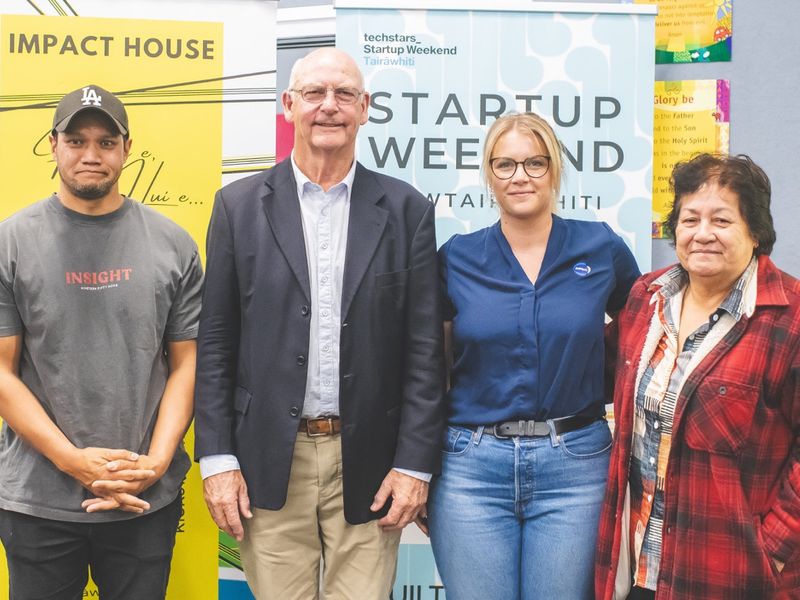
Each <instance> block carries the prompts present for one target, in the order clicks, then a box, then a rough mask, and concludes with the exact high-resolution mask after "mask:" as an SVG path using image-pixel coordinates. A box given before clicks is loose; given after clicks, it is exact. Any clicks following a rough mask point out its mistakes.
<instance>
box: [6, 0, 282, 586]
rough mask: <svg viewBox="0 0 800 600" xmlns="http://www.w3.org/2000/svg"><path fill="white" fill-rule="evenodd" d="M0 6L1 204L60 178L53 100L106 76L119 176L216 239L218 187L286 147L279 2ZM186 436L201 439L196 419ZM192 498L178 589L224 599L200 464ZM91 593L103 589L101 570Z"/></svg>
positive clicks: (25, 198) (22, 200)
mask: <svg viewBox="0 0 800 600" xmlns="http://www.w3.org/2000/svg"><path fill="white" fill-rule="evenodd" d="M0 10H2V14H0V135H2V138H3V142H4V143H3V145H2V148H0V176H2V179H3V181H4V185H5V189H4V196H3V198H4V200H3V208H2V210H0V218H5V217H7V216H8V215H10V214H11V213H13V212H15V211H17V210H18V209H20V208H22V207H24V206H26V205H28V204H30V203H32V202H34V201H36V200H39V199H41V198H44V197H45V196H47V195H49V194H51V193H52V192H54V191H55V190H56V189H57V188H58V182H57V173H56V170H55V167H54V164H53V161H52V159H51V157H50V148H49V143H48V135H49V132H50V128H51V124H52V117H53V111H54V109H55V105H56V103H57V102H58V100H59V99H60V98H61V96H63V95H64V94H65V93H66V92H69V91H72V90H73V89H76V88H78V87H81V86H83V85H86V84H97V85H100V86H102V87H104V88H106V89H108V90H110V91H112V92H114V93H115V94H117V95H118V96H119V97H120V98H121V99H122V100H123V102H124V103H125V104H126V107H127V110H128V114H129V120H130V126H131V139H132V140H133V145H132V148H131V155H130V157H129V160H128V162H127V163H126V165H125V167H124V170H123V174H122V177H121V179H120V186H121V190H122V191H123V193H125V194H127V195H129V196H131V197H132V198H134V199H135V200H137V201H140V202H142V203H144V204H147V205H149V206H153V207H154V208H156V210H158V211H160V212H162V213H163V214H165V215H167V216H168V217H170V218H172V219H174V220H175V221H176V222H178V223H179V224H181V225H182V226H183V227H184V228H186V229H187V230H188V231H189V232H190V233H191V234H192V236H193V237H194V238H195V240H196V241H197V243H198V245H199V246H200V248H201V252H203V253H204V247H205V233H206V228H207V226H208V219H209V216H210V213H211V206H212V201H213V196H214V192H215V191H216V190H217V189H218V188H219V187H220V186H221V185H223V184H224V183H226V182H227V181H230V180H233V179H234V178H237V177H241V176H242V175H243V174H247V173H248V172H250V171H254V170H261V169H264V168H267V167H269V166H271V165H272V164H274V161H275V65H276V46H275V16H276V15H275V13H276V2H268V1H263V0H204V1H197V2H186V1H185V0H129V1H127V2H107V1H103V0H69V1H67V0H49V1H47V2H45V1H40V0H5V1H4V2H3V5H2V9H0ZM186 445H187V448H188V449H189V452H190V453H191V450H192V446H193V435H192V432H191V431H190V432H189V434H187V439H186ZM182 498H183V515H182V517H181V521H180V524H179V528H178V534H177V541H176V548H175V555H174V559H173V567H172V575H171V578H170V585H169V592H168V598H169V599H171V600H184V599H186V598H192V599H193V600H205V599H208V600H210V599H215V598H217V596H218V592H217V591H218V585H219V584H218V571H217V564H218V556H217V554H218V531H217V529H216V527H215V526H214V524H213V522H212V521H211V519H210V517H209V516H208V512H207V510H206V507H205V503H204V501H203V497H202V484H201V482H200V477H199V471H198V469H197V467H196V466H193V468H192V470H191V471H190V473H189V476H188V477H187V479H186V481H185V483H184V488H183V490H182ZM7 587H8V581H7V573H6V566H5V558H4V555H3V553H2V548H0V590H4V589H7ZM0 593H2V592H0ZM84 597H97V589H96V587H95V586H94V585H93V584H90V585H89V586H88V587H87V589H86V591H85V593H84Z"/></svg>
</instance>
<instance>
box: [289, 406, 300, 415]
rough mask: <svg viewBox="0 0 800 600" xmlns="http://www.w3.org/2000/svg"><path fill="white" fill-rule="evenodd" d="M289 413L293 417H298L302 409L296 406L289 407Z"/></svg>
mask: <svg viewBox="0 0 800 600" xmlns="http://www.w3.org/2000/svg"><path fill="white" fill-rule="evenodd" d="M289 414H290V415H291V416H293V417H296V416H297V415H299V414H300V409H299V408H297V407H296V406H293V407H292V408H290V409H289Z"/></svg>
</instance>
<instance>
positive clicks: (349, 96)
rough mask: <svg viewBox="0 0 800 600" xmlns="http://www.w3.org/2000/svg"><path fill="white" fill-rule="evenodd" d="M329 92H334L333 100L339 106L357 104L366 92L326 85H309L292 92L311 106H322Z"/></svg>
mask: <svg viewBox="0 0 800 600" xmlns="http://www.w3.org/2000/svg"><path fill="white" fill-rule="evenodd" d="M328 90H331V91H332V92H333V99H334V100H336V102H337V104H355V103H356V102H358V99H359V98H360V97H361V94H363V93H364V92H360V91H358V90H357V89H356V88H351V87H337V88H332V87H325V86H324V85H309V86H306V87H304V88H300V89H299V90H295V89H291V90H289V91H290V92H297V93H298V94H300V97H301V98H302V99H303V100H304V101H305V102H308V103H309V104H322V103H323V102H324V101H325V98H326V97H327V95H328Z"/></svg>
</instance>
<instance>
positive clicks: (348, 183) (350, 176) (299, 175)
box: [292, 151, 356, 200]
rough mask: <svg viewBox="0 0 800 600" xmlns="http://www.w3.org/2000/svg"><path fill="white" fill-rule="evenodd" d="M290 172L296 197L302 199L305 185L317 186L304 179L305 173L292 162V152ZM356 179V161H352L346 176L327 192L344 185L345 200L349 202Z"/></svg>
mask: <svg viewBox="0 0 800 600" xmlns="http://www.w3.org/2000/svg"><path fill="white" fill-rule="evenodd" d="M292 172H293V173H294V180H295V182H296V183H297V197H298V198H302V197H303V195H304V191H305V189H306V184H308V185H310V186H318V184H317V183H315V182H313V181H311V180H310V179H309V178H308V177H306V175H305V173H303V172H302V171H301V170H300V167H298V166H297V163H296V162H295V160H294V151H292ZM355 178H356V161H355V159H353V164H352V165H350V170H349V171H348V172H347V175H345V176H344V179H342V180H341V181H340V182H339V183H337V184H336V185H334V186H333V187H331V189H330V190H329V191H333V190H334V189H335V188H337V187H339V186H340V185H344V187H345V190H346V191H347V199H348V200H350V194H351V193H352V190H353V181H354V180H355Z"/></svg>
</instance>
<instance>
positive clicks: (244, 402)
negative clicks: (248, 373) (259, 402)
mask: <svg viewBox="0 0 800 600" xmlns="http://www.w3.org/2000/svg"><path fill="white" fill-rule="evenodd" d="M252 399H253V394H251V393H250V392H248V391H247V390H246V389H245V388H243V387H239V386H236V390H235V391H234V393H233V410H235V411H236V412H237V413H239V414H240V415H246V414H247V411H248V409H249V408H250V402H251V401H252Z"/></svg>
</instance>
